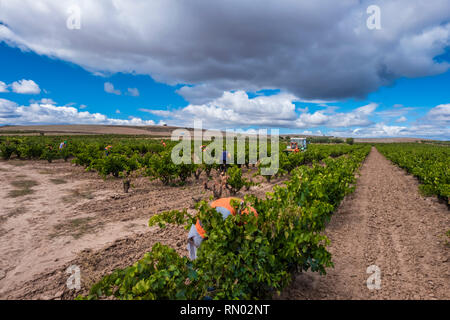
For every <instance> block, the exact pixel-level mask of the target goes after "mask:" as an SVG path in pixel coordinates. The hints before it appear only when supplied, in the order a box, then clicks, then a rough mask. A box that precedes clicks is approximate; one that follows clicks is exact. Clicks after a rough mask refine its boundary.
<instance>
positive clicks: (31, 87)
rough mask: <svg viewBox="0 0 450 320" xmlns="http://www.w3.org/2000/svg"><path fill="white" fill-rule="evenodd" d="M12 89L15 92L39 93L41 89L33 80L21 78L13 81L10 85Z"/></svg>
mask: <svg viewBox="0 0 450 320" xmlns="http://www.w3.org/2000/svg"><path fill="white" fill-rule="evenodd" d="M10 86H11V88H12V91H13V92H15V93H22V94H39V93H41V89H40V88H39V86H38V85H37V83H36V82H34V81H33V80H26V79H22V80H19V81H14V82H13V83H12V84H11V85H10Z"/></svg>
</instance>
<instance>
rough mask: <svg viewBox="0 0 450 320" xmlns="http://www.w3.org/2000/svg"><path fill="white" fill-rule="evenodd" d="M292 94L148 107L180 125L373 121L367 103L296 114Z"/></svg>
mask: <svg viewBox="0 0 450 320" xmlns="http://www.w3.org/2000/svg"><path fill="white" fill-rule="evenodd" d="M298 100H299V99H298V98H296V97H295V96H294V95H291V94H287V93H279V94H275V95H271V96H257V97H255V98H249V96H248V95H247V93H246V92H244V91H235V92H224V93H223V95H222V96H221V97H219V98H217V99H214V100H212V101H210V102H208V103H205V104H199V105H195V104H190V105H188V106H186V107H184V108H182V109H177V110H173V111H169V110H148V109H140V110H141V111H146V112H149V113H151V114H154V115H157V116H161V117H165V118H168V122H171V123H172V124H175V125H183V124H186V123H189V122H191V123H192V122H193V121H194V120H203V126H204V127H205V128H206V127H208V128H217V129H223V128H237V127H250V126H266V127H285V128H311V127H318V126H329V127H345V126H356V125H359V126H366V125H370V124H372V121H370V120H369V116H370V115H371V114H372V113H373V112H374V110H375V109H376V108H377V104H375V103H370V104H368V105H366V106H362V107H359V108H356V109H355V110H353V111H351V112H346V113H344V112H341V113H337V112H334V110H335V109H331V110H327V109H326V110H320V111H316V112H314V113H310V112H308V111H307V109H304V111H305V112H303V113H301V114H300V115H298V114H297V113H296V112H295V109H296V107H295V104H294V102H295V101H298Z"/></svg>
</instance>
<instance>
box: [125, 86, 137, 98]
mask: <svg viewBox="0 0 450 320" xmlns="http://www.w3.org/2000/svg"><path fill="white" fill-rule="evenodd" d="M128 95H130V96H133V97H138V96H139V90H138V89H137V88H128Z"/></svg>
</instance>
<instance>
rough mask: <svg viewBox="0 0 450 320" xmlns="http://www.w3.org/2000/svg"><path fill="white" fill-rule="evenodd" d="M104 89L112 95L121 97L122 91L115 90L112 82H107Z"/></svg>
mask: <svg viewBox="0 0 450 320" xmlns="http://www.w3.org/2000/svg"><path fill="white" fill-rule="evenodd" d="M104 89H105V91H106V92H108V93H112V94H116V95H120V94H121V92H120V90H115V89H114V85H113V84H112V83H111V82H105V84H104Z"/></svg>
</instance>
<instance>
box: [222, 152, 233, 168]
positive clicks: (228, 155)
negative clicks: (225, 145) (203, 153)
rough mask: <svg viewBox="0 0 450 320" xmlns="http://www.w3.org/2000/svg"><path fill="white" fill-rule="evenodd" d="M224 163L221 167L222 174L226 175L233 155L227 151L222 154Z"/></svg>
mask: <svg viewBox="0 0 450 320" xmlns="http://www.w3.org/2000/svg"><path fill="white" fill-rule="evenodd" d="M221 160H222V163H221V165H220V172H223V173H226V172H227V170H228V167H229V166H230V163H231V153H229V152H228V151H227V150H224V151H223V152H222V159H221Z"/></svg>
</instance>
